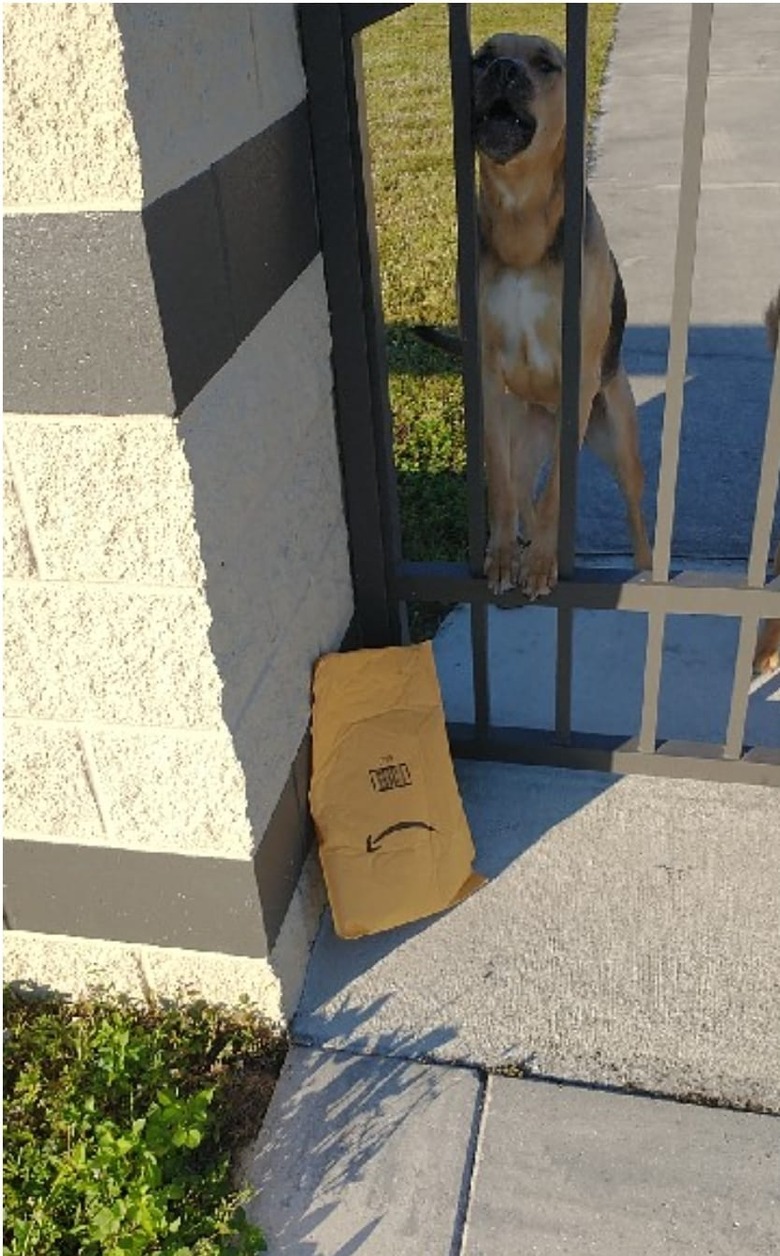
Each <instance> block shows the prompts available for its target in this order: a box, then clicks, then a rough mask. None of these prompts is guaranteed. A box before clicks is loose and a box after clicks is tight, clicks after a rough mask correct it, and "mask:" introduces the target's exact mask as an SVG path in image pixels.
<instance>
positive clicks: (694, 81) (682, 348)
mask: <svg viewBox="0 0 780 1256" xmlns="http://www.w3.org/2000/svg"><path fill="white" fill-rule="evenodd" d="M712 7H713V6H712V5H711V4H693V5H691V31H690V43H689V47H688V79H687V91H686V96H685V122H684V126H683V148H682V171H681V174H680V199H679V209H678V219H677V246H676V252H675V260H674V295H673V297H672V317H671V326H670V332H669V357H668V362H667V372H666V405H665V407H664V422H663V434H662V438H661V468H660V471H659V476H658V497H657V509H656V525H655V544H654V546H653V581H654V582H655V583H660V584H663V583H665V582H666V581H668V579H669V564H670V559H671V550H672V528H673V524H674V499H675V492H676V488H677V468H678V464H679V457H680V432H681V428H682V410H683V391H684V387H685V366H686V360H687V356H688V326H689V323H690V315H691V298H692V294H693V267H694V260H695V257H696V228H697V223H698V217H699V196H700V192H701V163H702V155H703V147H704V117H705V108H706V103H707V77H708V73H709V61H710V33H711V29H712ZM664 625H665V614H664V613H663V612H653V613H651V614H650V617H649V624H648V640H647V652H646V657H645V678H644V697H643V701H642V724H641V729H640V733H639V749H640V750H643V751H652V750H654V749H655V739H656V729H657V725H658V694H659V690H660V685H661V664H662V659H663V636H664Z"/></svg>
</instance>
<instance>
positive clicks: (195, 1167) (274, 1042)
mask: <svg viewBox="0 0 780 1256" xmlns="http://www.w3.org/2000/svg"><path fill="white" fill-rule="evenodd" d="M3 1024H4V1034H5V1075H4V1098H5V1116H4V1128H5V1143H4V1151H3V1162H4V1183H5V1215H4V1225H3V1256H98V1254H101V1256H120V1254H121V1256H128V1254H129V1256H147V1254H149V1256H152V1254H153V1253H154V1254H157V1253H160V1254H164V1256H217V1254H218V1253H227V1252H230V1253H233V1254H234V1256H253V1254H254V1253H255V1252H259V1251H264V1250H265V1245H264V1242H263V1238H262V1235H261V1233H260V1231H259V1230H258V1229H257V1228H256V1227H255V1226H252V1225H250V1224H249V1223H248V1221H247V1220H246V1218H245V1216H244V1214H243V1211H242V1208H241V1204H242V1202H243V1199H244V1197H243V1196H242V1195H241V1194H240V1193H239V1192H237V1191H236V1190H235V1189H234V1186H233V1184H232V1176H231V1164H232V1159H233V1156H234V1154H235V1152H236V1151H237V1149H238V1148H239V1147H240V1146H241V1145H242V1144H243V1143H245V1142H246V1141H248V1140H249V1139H250V1138H252V1137H253V1136H254V1135H255V1134H256V1133H257V1130H258V1128H259V1126H260V1122H261V1121H262V1118H263V1116H264V1114H265V1110H266V1107H267V1105H268V1102H269V1101H270V1096H271V1094H272V1092H273V1088H274V1083H275V1080H276V1077H277V1076H278V1073H279V1070H280V1068H281V1065H282V1062H283V1059H284V1054H285V1050H286V1043H285V1042H284V1040H283V1039H282V1038H281V1037H280V1036H279V1035H278V1034H277V1033H276V1032H275V1031H274V1030H273V1029H271V1028H270V1027H269V1026H268V1025H266V1024H265V1023H264V1022H263V1021H260V1020H259V1019H258V1018H257V1017H256V1016H254V1015H252V1014H250V1013H249V1012H227V1011H225V1010H224V1009H215V1008H208V1007H206V1006H205V1005H198V1006H194V1007H190V1008H186V1009H175V1008H169V1009H162V1008H160V1009H139V1008H135V1007H132V1006H130V1005H129V1004H122V1003H116V1002H104V1003H100V1002H94V1003H89V1004H86V1003H83V1004H70V1003H67V1002H64V1001H61V1000H44V1001H30V1000H27V999H24V998H21V997H20V996H19V995H18V994H16V993H15V992H14V991H13V990H10V989H6V990H5V991H4V1013H3Z"/></svg>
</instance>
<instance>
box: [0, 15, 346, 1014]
mask: <svg viewBox="0 0 780 1256" xmlns="http://www.w3.org/2000/svg"><path fill="white" fill-rule="evenodd" d="M4 30H5V65H6V83H5V128H6V167H5V177H6V213H7V214H9V215H10V217H9V219H8V220H7V229H8V228H9V227H10V230H9V231H8V235H7V241H8V244H7V254H8V256H7V263H6V282H7V299H6V324H7V336H6V361H5V375H6V418H5V434H4V449H5V458H4V494H5V522H4V574H5V617H6V631H5V677H6V679H5V714H6V720H7V727H6V742H5V745H6V754H5V772H6V789H5V806H6V811H5V833H6V838H7V857H6V867H7V876H6V911H7V918H8V920H9V922H10V925H11V927H12V929H13V930H14V931H15V933H14V935H13V937H12V939H11V942H12V945H11V946H9V947H8V948H7V957H8V958H7V968H6V972H7V975H8V976H10V977H20V978H27V979H31V980H33V981H40V982H45V983H48V984H55V985H57V986H58V987H60V988H62V987H63V985H65V986H67V985H68V984H69V983H70V985H72V986H76V985H78V984H79V983H80V982H83V979H84V972H85V971H87V970H88V969H89V967H90V966H89V964H87V965H86V967H85V956H88V955H92V956H93V957H94V961H95V962H94V965H93V967H94V968H95V971H96V972H97V971H98V970H100V971H101V972H103V973H105V972H111V973H113V978H114V980H115V982H117V983H118V984H120V985H124V986H127V984H128V981H129V978H127V976H126V973H128V972H131V973H134V974H136V976H135V977H134V978H133V981H135V982H136V984H137V982H138V981H141V986H143V985H144V983H147V984H148V983H149V982H150V981H151V982H152V983H154V977H153V974H154V973H155V972H157V971H158V970H160V971H161V970H162V969H165V971H166V972H167V973H168V976H167V977H166V979H165V982H163V985H165V983H166V982H167V986H166V988H171V981H172V979H171V977H170V972H171V966H172V965H173V968H174V969H175V970H176V971H177V972H179V973H180V976H181V981H182V982H184V984H185V985H186V984H187V983H188V982H189V980H190V976H191V975H192V974H191V973H189V969H190V967H191V968H192V971H193V973H195V972H199V973H201V976H202V980H203V981H206V976H205V974H206V972H207V971H209V972H213V973H217V974H220V976H219V977H218V978H213V980H212V978H209V979H208V980H209V981H211V982H212V984H213V985H214V988H215V989H217V988H219V989H222V990H223V991H226V992H230V993H231V994H235V993H240V992H241V991H242V990H246V991H247V992H248V993H250V994H251V996H252V997H253V998H255V999H257V1000H258V1001H260V1002H261V1003H263V1004H264V1005H267V1007H268V1008H269V1010H271V1011H272V1012H274V1014H278V1013H279V1011H280V1009H282V1008H283V1007H284V1006H286V1005H289V1003H290V1000H291V999H292V998H293V992H294V988H295V985H296V982H297V981H299V980H300V977H301V975H302V967H303V963H304V962H305V953H306V948H307V946H308V943H309V942H310V940H311V932H312V929H313V927H314V922H315V921H316V917H317V905H318V904H319V905H321V888H320V889H319V890H318V889H317V886H318V878H317V874H316V869H315V868H310V872H309V876H308V881H307V886H306V889H305V892H303V893H302V892H301V891H300V889H299V891H298V892H297V894H295V895H294V893H293V892H294V889H295V886H296V882H297V880H298V876H299V873H300V870H301V867H302V864H303V860H304V857H305V854H306V849H307V814H306V783H307V753H308V752H307V728H308V718H309V683H310V674H311V665H312V663H313V661H314V660H315V659H316V658H317V657H318V655H319V654H321V653H322V652H323V651H326V650H330V649H334V648H338V645H339V644H340V641H341V639H342V637H343V634H344V632H345V630H346V628H347V625H348V623H349V620H350V617H351V613H352V594H351V584H350V573H349V559H348V547H347V537H346V531H345V525H344V519H343V511H342V502H341V486H340V474H339V463H338V455H337V448H336V437H335V429H334V420H333V408H332V395H331V394H332V381H331V368H330V336H329V323H328V309H327V299H326V292H325V286H324V280H323V274H322V264H321V258H320V256H319V252H318V246H317V236H316V211H315V203H314V196H313V191H312V187H311V169H310V155H309V152H308V147H307V124H306V114H305V103H304V97H305V84H304V79H303V73H302V68H301V63H300V57H299V53H298V46H297V38H296V31H295V22H294V10H293V6H292V5H224V6H221V5H220V6H218V5H178V6H173V5H161V6H154V5H113V6H112V5H94V4H93V5H86V6H85V5H59V6H54V5H12V6H7V7H6V9H5V11H4ZM31 242H32V243H31ZM31 256H32V261H30V257H31ZM31 275H32V278H31ZM128 310H129V311H130V313H128ZM151 885H154V886H155V887H156V892H155V894H151V893H150V892H149V887H150V886H151ZM288 908H289V910H288ZM100 948H103V950H102V951H101V949H100ZM106 948H108V949H107V950H106ZM147 952H148V957H147V959H145V960H144V959H143V958H139V957H143V956H144V955H145V954H147ZM69 955H70V957H71V958H70V959H68V956H69ZM207 955H210V956H212V957H216V958H214V959H212V960H211V961H209V963H210V965H211V967H209V966H208V965H206V966H205V967H204V964H205V956H207ZM120 956H122V957H124V958H123V959H120V958H119V957H120ZM106 957H107V959H106ZM160 957H162V958H160ZM104 959H106V962H105V963H104V962H103V960H104ZM231 964H232V965H233V969H232V970H231V971H233V974H234V975H233V978H231V979H230V980H228V979H227V978H226V976H225V971H226V968H225V966H226V965H227V967H228V968H229V967H230V965H231ZM253 965H254V967H252V966H253ZM161 966H162V967H161ZM67 972H70V973H71V976H70V977H68V976H67V975H66V974H67ZM123 973H124V974H125V976H124V977H123V976H121V974H123ZM139 973H141V974H142V976H143V980H141V977H139V976H138V974H139ZM150 973H151V974H152V977H150V976H149V974H150ZM188 974H189V975H188ZM282 978H283V983H282ZM176 980H177V981H178V980H179V979H178V978H177V979H176ZM131 984H132V983H131ZM180 984H181V983H180ZM195 984H196V985H197V979H196V980H195ZM282 984H284V989H282ZM173 985H176V982H175V981H174V982H173ZM263 991H265V993H262V992H263ZM268 991H272V992H273V993H272V994H270V995H269V994H268ZM285 1000H286V1003H285Z"/></svg>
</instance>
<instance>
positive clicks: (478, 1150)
mask: <svg viewBox="0 0 780 1256" xmlns="http://www.w3.org/2000/svg"><path fill="white" fill-rule="evenodd" d="M715 12H716V17H715V27H714V37H713V49H712V80H711V87H710V95H709V106H708V141H707V146H708V147H707V164H706V166H705V171H704V185H705V192H704V197H703V203H702V236H701V241H702V243H701V247H700V250H699V261H698V267H697V282H696V294H695V299H694V315H693V318H694V323H695V326H694V329H693V333H692V338H691V346H692V357H691V362H690V367H691V382H690V385H689V389H688V394H687V398H686V407H687V408H686V419H685V423H686V431H687V432H688V434H689V435H688V436H687V437H686V440H687V441H688V443H687V444H686V446H685V449H684V453H683V465H682V469H681V474H682V476H683V487H684V489H685V500H686V502H687V503H688V509H687V511H686V512H685V513H684V515H683V518H682V523H681V525H680V528H679V529H678V530H677V531H676V533H675V537H676V544H677V549H678V552H679V553H681V554H682V555H683V556H684V557H685V558H686V559H687V560H690V561H694V562H700V563H703V564H707V563H709V562H712V561H717V562H720V563H722V562H723V561H724V560H727V561H742V560H743V558H744V552H745V536H746V535H747V533H748V532H749V527H748V516H749V512H750V510H751V509H752V500H753V497H754V494H755V484H754V482H753V481H754V480H755V478H756V475H757V470H756V467H757V462H756V461H755V459H756V458H757V457H758V458H760V444H761V441H760V436H761V431H762V428H761V425H762V424H763V421H764V418H765V414H766V399H767V396H768V388H769V382H768V381H769V359H768V354H767V352H766V349H765V347H764V345H763V340H762V332H761V328H760V318H761V313H762V311H763V308H764V306H765V305H766V303H767V301H768V299H769V296H770V295H771V292H772V286H773V285H774V286H775V288H776V286H777V283H778V281H780V274H778V273H777V272H778V269H780V257H779V256H778V255H777V233H778V230H779V229H780V169H778V167H780V146H779V145H778V143H777V124H776V123H775V121H774V119H776V118H777V117H780V80H778V76H777V74H776V67H775V64H774V62H775V56H774V52H773V49H777V48H778V47H780V6H777V5H771V6H749V5H748V6H736V5H722V6H716V11H715ZM688 16H689V13H688V8H687V6H681V5H663V6H660V5H658V6H655V5H629V6H624V7H623V8H622V9H621V12H620V18H619V26H618V36H617V41H616V46H615V49H614V52H613V56H612V61H611V69H610V75H609V82H608V87H607V93H606V97H605V105H606V114H605V117H604V118H603V120H602V123H601V128H600V133H599V157H598V165H597V172H596V176H595V177H594V178H593V179H591V187H592V189H593V191H594V195H595V198H596V201H597V203H598V204H599V207H600V209H601V210H602V214H603V216H604V218H605V220H606V223H607V228H608V232H609V235H610V240H611V243H612V246H613V248H614V250H615V253H616V255H617V256H618V258H620V259H621V262H622V267H623V270H624V274H625V278H626V286H627V289H628V293H629V303H630V309H631V315H630V317H631V320H632V330H631V331H630V334H629V338H628V342H627V356H628V362H629V368H630V371H631V373H632V376H633V378H634V383H635V386H636V388H637V392H638V394H639V400H640V401H641V402H642V403H643V406H642V415H641V418H642V423H643V432H644V440H645V441H646V442H648V444H649V446H652V445H653V443H655V445H656V446H657V437H658V424H659V422H660V415H661V414H662V409H663V395H662V389H663V371H664V366H665V338H666V327H667V325H668V319H669V310H670V306H671V290H672V285H671V261H672V259H673V252H674V222H675V213H676V194H675V188H676V186H677V183H678V182H679V161H680V137H681V133H682V102H683V91H684V76H685V61H686V50H687V29H688ZM770 120H771V121H770ZM772 248H774V256H773V255H772ZM724 359H727V360H724ZM762 407H763V408H762ZM699 445H701V446H702V447H703V451H704V452H703V455H702V457H701V458H700V457H699ZM756 450H757V451H758V452H756ZM716 455H717V456H716ZM648 456H649V457H650V458H651V459H652V457H655V458H656V463H655V465H656V466H657V448H656V449H655V451H653V450H652V449H649V451H648ZM724 468H725V470H724ZM587 475H588V476H593V479H592V480H590V481H588V480H585V481H584V483H583V490H582V494H581V498H582V499H583V500H584V503H585V504H584V506H583V512H582V514H581V534H582V536H583V537H584V540H585V543H586V550H589V551H590V552H592V553H594V554H595V553H605V552H606V553H610V552H613V551H612V549H611V548H610V547H611V546H612V545H613V542H612V538H614V536H615V535H616V531H617V533H618V534H619V535H622V529H623V523H622V508H621V507H620V505H619V502H618V501H617V495H616V494H615V498H614V501H613V500H612V499H611V498H610V497H609V495H608V494H607V493H606V490H604V489H603V482H602V481H601V480H599V479H598V474H597V470H594V469H593V468H591V469H589V470H588V471H587ZM729 476H731V477H733V478H732V479H729ZM589 485H590V487H589ZM735 485H738V486H739V488H738V490H737V489H736V488H735ZM589 502H590V505H589V504H588V503H589ZM594 502H596V503H597V504H596V505H595V506H594V505H593V503H594ZM613 513H614V519H613V518H612V514H613ZM615 521H617V522H615ZM549 613H550V612H548V611H547V612H546V611H545V610H544V609H543V608H535V609H534V610H531V611H529V610H523V611H519V612H504V613H496V615H495V616H494V626H495V629H496V632H495V634H494V641H495V640H496V639H497V640H498V646H497V648H496V652H495V659H494V663H495V674H494V688H495V690H496V693H497V695H498V702H497V707H498V711H497V714H498V718H499V719H501V718H507V719H516V718H517V717H518V715H521V716H522V717H523V718H525V719H526V720H527V722H529V723H533V724H536V725H537V726H539V725H540V724H542V720H543V719H544V718H547V717H548V716H549V714H550V712H549V711H548V709H547V708H548V706H549V703H548V696H549V695H548V696H545V695H546V691H545V689H544V687H543V685H541V686H540V684H539V682H538V677H539V674H540V671H541V670H543V668H542V663H540V658H541V654H540V652H543V650H544V648H545V646H544V642H545V641H546V639H547V638H548V636H549V634H548V633H547V632H546V631H545V626H544V623H543V617H544V616H545V615H549ZM578 618H579V617H578ZM620 618H621V617H619V616H617V615H613V616H611V617H610V616H609V615H607V614H606V613H601V619H600V620H598V624H599V626H598V628H597V627H596V620H595V619H594V620H593V622H592V623H591V621H590V620H587V621H581V622H584V627H583V628H582V631H583V632H584V633H585V635H586V637H587V636H588V635H589V634H590V642H591V645H592V646H593V649H591V648H590V645H588V644H587V642H586V646H587V648H583V657H584V658H585V659H586V660H588V667H587V668H583V669H582V674H580V675H579V679H578V685H579V688H578V689H577V692H576V694H575V710H576V711H578V712H581V713H582V716H583V720H584V722H585V726H587V727H594V728H595V727H609V730H610V731H624V729H623V728H622V727H621V728H617V729H616V728H615V724H616V723H622V722H623V721H625V720H629V721H633V722H635V719H636V714H635V701H636V695H635V694H634V693H633V691H632V688H631V683H633V682H631V683H629V680H630V678H631V677H633V675H634V672H635V670H636V669H635V667H634V666H633V664H632V663H630V662H629V661H628V658H629V656H631V655H632V652H633V651H634V650H637V649H639V648H640V646H641V642H640V641H639V638H638V637H637V638H636V640H635V639H634V638H635V637H636V633H637V631H639V633H640V635H641V631H642V626H641V624H640V622H639V621H640V620H641V618H642V617H639V616H623V617H622V619H621V624H622V623H623V621H624V620H631V624H632V626H631V627H630V628H628V629H627V628H626V627H625V625H623V626H622V627H621V628H620V629H618V627H617V621H618V619H620ZM462 619H463V613H462V612H461V611H456V612H455V613H454V615H453V616H452V617H451V618H450V620H449V621H448V623H447V625H446V626H445V628H444V629H443V631H442V632H441V633H440V634H439V638H438V640H437V642H436V657H437V666H438V668H439V673H440V677H441V681H442V689H443V693H444V697H445V704H446V705H447V707H448V711H449V713H450V714H451V715H457V713H458V712H463V711H465V710H466V709H467V707H468V703H469V697H468V685H469V680H470V668H469V661H468V653H467V651H466V650H465V639H464V637H463V627H464V626H463V623H462ZM596 619H598V616H596ZM699 627H700V628H701V631H699V630H698V628H697V631H698V637H696V634H694V636H690V635H688V636H686V635H685V632H684V625H682V624H681V625H678V628H679V631H680V633H681V634H682V635H681V636H680V639H679V640H678V639H677V638H676V637H675V638H674V640H672V645H673V646H674V650H673V654H675V655H676V657H677V661H678V670H677V671H676V672H675V673H674V674H672V675H671V679H669V677H666V678H665V687H666V693H665V696H664V697H663V698H662V721H666V727H665V730H664V731H665V732H666V734H667V735H674V736H700V737H708V736H711V735H712V733H713V731H714V730H716V729H717V728H718V727H719V723H718V722H719V721H722V719H723V711H722V707H723V694H722V693H721V692H720V690H719V688H718V683H717V679H716V678H717V674H718V671H719V669H718V667H717V658H718V657H719V654H718V651H720V652H721V653H722V652H723V651H726V652H727V651H728V650H729V649H731V644H730V642H729V641H727V640H725V638H724V640H722V641H721V639H720V637H719V636H718V633H720V632H721V626H719V625H717V624H710V626H709V627H708V626H707V625H700V626H699ZM619 633H624V634H625V633H628V636H625V635H624V636H623V637H621V636H620V635H619ZM632 634H633V635H632ZM713 634H714V635H713ZM629 638H630V639H629ZM599 639H600V640H601V642H602V650H601V655H599V654H598V652H597V650H596V646H597V645H598V640H599ZM594 651H595V653H594ZM575 675H577V673H575ZM510 694H514V695H515V696H516V702H517V703H518V704H519V706H520V710H519V711H518V710H516V709H512V704H511V703H510V702H509V700H508V697H507V695H510ZM779 697H780V687H779V686H777V685H774V684H773V685H770V686H767V687H765V688H764V689H762V690H761V691H760V694H759V695H757V696H756V698H755V699H754V701H753V703H752V706H751V714H750V720H751V721H752V724H751V727H752V728H754V729H755V730H756V736H757V739H758V740H764V741H769V742H770V744H777V743H778V742H779V741H780V702H778V698H779ZM504 713H505V714H504ZM542 726H543V724H542ZM630 726H631V725H629V727H630ZM458 778H459V783H460V787H461V792H462V795H463V799H464V804H465V806H466V810H467V813H468V816H469V820H470V823H471V826H472V831H473V833H474V837H475V842H476V845H477V865H478V866H479V868H480V870H481V871H483V872H484V873H485V874H486V875H487V876H489V878H490V881H489V883H488V884H487V885H486V886H485V887H484V888H483V889H482V890H481V891H479V893H478V894H476V895H475V896H474V897H472V898H471V899H469V900H467V901H466V902H465V903H463V904H461V905H460V906H459V907H458V908H457V909H456V910H454V911H452V912H450V913H446V914H445V915H443V916H440V917H437V918H435V919H434V920H429V921H424V922H421V923H419V924H417V925H414V926H409V927H407V928H404V929H398V930H394V931H392V932H391V933H388V934H383V935H380V936H377V937H374V938H368V939H364V940H362V941H359V942H351V943H344V942H341V941H339V939H337V938H336V937H335V935H334V933H333V930H332V926H331V923H330V920H329V918H328V917H326V919H325V920H324V922H323V926H322V929H321V931H320V936H319V939H318V942H317V945H316V947H315V951H314V954H313V956H312V961H311V964H310V968H309V974H308V978H307V983H306V987H305V990H304V993H303V996H302V999H301V1003H300V1006H299V1010H298V1014H297V1016H296V1018H295V1022H294V1025H293V1037H294V1041H295V1043H296V1045H295V1046H294V1047H293V1049H292V1050H291V1052H290V1056H289V1058H288V1061H287V1063H286V1065H285V1069H284V1072H283V1074H282V1078H281V1080H280V1082H279V1084H278V1086H277V1089H276V1092H275V1095H274V1098H273V1101H272V1105H271V1108H270V1110H269V1113H268V1116H267V1118H266V1122H265V1126H264V1129H263V1132H262V1134H261V1137H260V1140H259V1142H258V1144H257V1146H256V1147H255V1148H253V1149H252V1150H251V1151H250V1152H249V1153H248V1154H247V1157H246V1172H247V1176H248V1178H249V1180H250V1181H251V1183H252V1184H253V1185H254V1186H256V1187H257V1188H258V1192H259V1193H258V1196H257V1199H256V1200H255V1202H254V1203H253V1204H252V1206H251V1208H250V1213H251V1215H252V1217H253V1219H256V1220H258V1221H259V1223H260V1224H261V1225H262V1226H263V1228H264V1230H265V1232H266V1235H267V1238H268V1241H269V1251H270V1253H271V1256H354V1254H357V1253H361V1254H365V1256H401V1254H403V1256H531V1254H536V1256H554V1254H558V1253H567V1252H568V1253H574V1254H576V1256H584V1254H586V1253H593V1254H594V1256H662V1254H663V1256H665V1254H666V1253H668V1252H670V1251H680V1252H689V1253H692V1254H693V1253H702V1254H704V1253H718V1254H719V1256H720V1254H724V1256H725V1254H728V1256H770V1253H772V1256H774V1253H775V1252H777V1251H778V1250H780V1122H778V1120H777V1115H772V1114H780V1021H779V1019H778V1018H779V1016H780V1013H779V1012H778V1004H779V999H780V953H779V952H780V942H779V941H778V933H779V930H778V919H779V914H778V886H780V840H778V833H779V832H780V798H779V797H778V794H777V792H776V791H773V790H771V789H768V788H759V787H752V788H751V787H741V786H740V787H737V786H713V785H705V784H702V783H699V782H690V781H674V780H649V779H646V778H640V777H626V778H622V779H620V778H617V777H613V776H608V775H603V774H596V773H583V772H562V771H555V770H548V769H539V768H524V767H512V766H506V765H500V764H459V765H458ZM638 1092H644V1093H638ZM650 1095H652V1096H656V1097H650ZM662 1096H663V1097H662ZM681 1100H683V1101H686V1102H680V1101H681ZM705 1105H717V1106H705Z"/></svg>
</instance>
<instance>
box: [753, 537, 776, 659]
mask: <svg viewBox="0 0 780 1256" xmlns="http://www.w3.org/2000/svg"><path fill="white" fill-rule="evenodd" d="M772 570H773V574H774V575H776V576H780V545H778V547H777V550H776V551H775V561H774V566H773V569H772ZM778 667H780V619H767V620H765V621H764V623H763V625H762V627H761V632H760V633H759V635H758V645H757V646H756V652H755V654H754V655H753V675H754V676H761V675H763V674H764V673H766V672H774V671H776V670H777V668H778Z"/></svg>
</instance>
